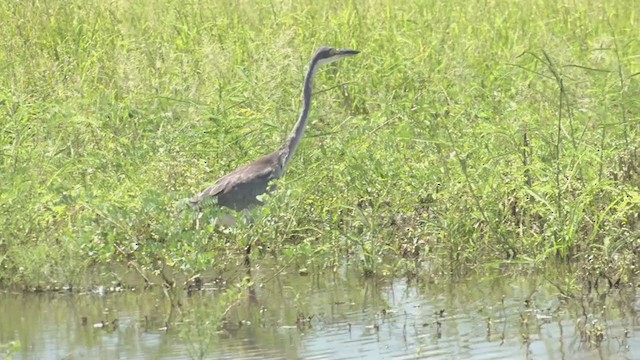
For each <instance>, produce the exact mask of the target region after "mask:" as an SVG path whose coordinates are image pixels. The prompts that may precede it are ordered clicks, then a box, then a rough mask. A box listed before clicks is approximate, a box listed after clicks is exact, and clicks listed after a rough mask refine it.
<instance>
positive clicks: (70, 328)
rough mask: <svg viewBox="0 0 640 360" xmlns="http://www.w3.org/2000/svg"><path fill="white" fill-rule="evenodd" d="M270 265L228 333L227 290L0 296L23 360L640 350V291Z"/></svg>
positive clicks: (0, 324) (231, 317) (3, 325)
mask: <svg viewBox="0 0 640 360" xmlns="http://www.w3.org/2000/svg"><path fill="white" fill-rule="evenodd" d="M264 268H265V267H260V266H256V267H255V268H254V271H253V279H254V281H255V284H256V286H255V287H253V288H251V290H250V291H248V292H245V293H244V296H243V297H241V298H242V301H241V302H240V304H239V305H238V306H235V307H233V308H231V309H230V311H229V312H228V313H227V321H226V322H225V323H224V326H223V327H222V328H221V329H220V328H216V326H215V324H216V315H219V314H221V313H222V312H221V309H218V308H216V306H215V305H214V304H216V303H219V302H218V301H217V300H219V299H220V297H221V296H224V295H223V293H222V292H221V291H219V290H216V289H211V287H209V289H208V290H204V291H196V292H194V293H192V294H191V295H189V296H187V295H186V294H183V295H181V296H182V297H181V298H180V304H181V305H180V306H179V307H172V306H171V305H170V304H169V303H168V301H167V300H166V297H165V296H164V294H163V293H162V292H160V291H158V292H124V293H112V294H106V295H100V294H93V293H92V294H83V295H78V294H75V295H68V294H15V293H5V294H0V306H1V307H0V308H1V309H2V312H1V313H0V344H6V343H8V342H9V341H14V340H18V341H20V343H21V345H22V348H21V349H20V351H19V352H18V353H16V354H12V356H13V358H15V359H86V358H103V359H116V358H121V359H134V358H138V359H149V358H151V359H185V358H198V357H204V358H215V359H221V358H222V359H262V358H287V359H294V358H305V359H354V358H394V359H396V358H411V359H414V358H429V359H433V358H436V359H437V358H440V359H505V358H515V359H521V358H531V359H583V358H593V359H601V358H602V359H633V358H636V359H637V358H639V357H640V356H639V355H638V354H640V326H639V325H638V320H640V318H638V311H639V310H640V297H638V295H636V293H635V289H633V288H625V289H621V290H612V291H611V292H609V293H604V294H600V295H596V294H591V295H588V296H587V295H585V296H577V297H575V298H566V297H562V296H560V295H559V292H558V291H557V289H556V288H555V287H553V286H551V284H549V282H547V281H545V280H544V279H543V278H542V277H534V276H526V277H505V276H501V277H498V278H495V279H471V280H468V281H464V282H457V283H437V282H431V283H420V282H417V283H416V282H415V281H411V282H409V281H407V280H404V279H403V280H394V281H379V280H374V279H364V278H362V277H361V276H359V274H357V272H355V271H354V272H349V271H347V270H343V271H341V272H340V273H328V274H325V275H318V274H316V275H309V276H300V275H298V274H297V273H296V272H291V273H286V272H273V271H265V270H264ZM260 279H262V280H260ZM205 280H206V279H205ZM205 288H207V287H206V286H205ZM223 310H224V309H222V311H223ZM114 320H117V322H113V321H114ZM103 322H104V325H103ZM167 325H168V327H167ZM0 355H2V354H0Z"/></svg>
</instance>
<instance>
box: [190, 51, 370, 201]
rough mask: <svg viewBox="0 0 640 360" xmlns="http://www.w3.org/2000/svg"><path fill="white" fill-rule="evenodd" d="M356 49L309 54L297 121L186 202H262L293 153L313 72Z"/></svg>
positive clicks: (303, 123) (306, 113)
mask: <svg viewBox="0 0 640 360" xmlns="http://www.w3.org/2000/svg"><path fill="white" fill-rule="evenodd" d="M357 53H359V51H356V50H336V49H334V48H330V47H321V48H320V49H318V51H317V52H316V53H315V55H314V56H313V58H312V60H311V63H310V64H309V69H308V71H307V75H306V76H305V79H304V85H303V90H302V94H303V106H302V113H301V114H300V118H299V119H298V122H297V123H296V124H295V126H294V127H293V130H292V131H291V134H290V135H289V137H288V138H287V140H286V141H285V143H284V144H283V145H282V146H281V147H280V148H279V149H278V150H276V151H274V152H272V153H271V154H268V155H265V156H262V157H261V158H259V159H257V160H255V161H253V162H251V163H249V164H246V165H242V166H240V167H238V168H237V169H235V170H233V171H232V172H230V173H228V174H227V175H224V176H223V177H221V178H220V179H218V180H217V181H216V182H215V183H214V184H213V185H211V186H209V187H208V188H207V189H206V190H204V191H203V192H201V193H199V194H197V195H196V196H194V197H193V198H192V199H191V200H189V203H190V205H191V206H192V207H194V208H196V207H199V206H200V205H201V204H202V202H203V201H205V200H206V199H211V198H214V197H215V198H217V203H218V205H219V206H224V207H227V208H230V209H233V210H236V211H242V210H246V209H250V208H252V207H254V206H259V205H262V202H261V201H260V200H258V199H257V196H259V195H262V194H264V193H267V192H268V191H270V190H272V189H271V187H272V185H270V182H271V181H272V180H275V179H279V178H280V177H281V176H282V175H283V174H284V171H285V169H286V167H287V165H288V164H289V162H290V161H291V158H292V157H293V155H294V154H295V151H296V149H297V148H298V145H299V144H300V141H301V140H302V136H303V134H304V130H305V127H306V125H307V119H308V118H309V112H310V110H311V85H312V80H313V76H314V75H315V72H316V70H317V69H318V67H319V66H321V65H323V64H327V63H330V62H333V61H337V60H340V59H342V58H344V57H347V56H352V55H355V54H357Z"/></svg>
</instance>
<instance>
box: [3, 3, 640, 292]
mask: <svg viewBox="0 0 640 360" xmlns="http://www.w3.org/2000/svg"><path fill="white" fill-rule="evenodd" d="M0 19H2V21H1V22H0V28H1V29H2V33H3V36H2V37H1V40H0V41H1V42H2V46H1V47H0V229H2V230H1V233H0V268H1V269H2V271H0V281H1V282H2V283H4V284H19V285H24V286H41V285H43V284H50V283H63V284H73V285H81V284H83V283H84V282H86V281H89V280H87V279H88V277H92V278H93V276H95V273H94V272H89V271H88V269H95V268H101V266H102V265H109V264H112V263H113V262H117V263H123V264H124V263H128V264H130V265H131V264H133V265H134V266H136V267H137V268H138V269H140V270H141V273H144V272H146V271H152V272H153V271H155V272H156V273H157V272H158V271H159V270H161V269H165V268H166V267H169V268H172V269H176V270H180V271H185V272H187V273H189V274H193V273H198V272H199V271H202V270H204V269H208V268H214V269H215V268H226V267H230V266H235V265H234V264H235V261H236V260H234V259H235V258H236V257H237V254H238V253H241V252H243V251H244V248H245V247H246V245H247V244H249V243H251V244H255V245H256V247H257V248H258V249H260V250H262V251H258V252H254V253H253V254H252V256H254V257H260V256H276V257H277V258H279V259H284V260H287V261H294V262H295V263H296V264H298V265H299V266H300V267H301V268H304V269H306V268H307V267H309V266H318V267H324V266H329V267H331V266H336V265H337V264H339V263H340V262H341V261H344V259H345V258H347V259H350V258H354V259H357V260H358V261H359V264H361V265H362V270H363V273H377V274H396V273H398V272H409V273H420V272H423V271H430V272H434V273H442V272H447V273H450V272H452V271H458V270H461V269H462V270H463V269H474V268H478V267H480V269H483V268H485V267H486V266H496V265H500V264H504V263H505V262H511V263H513V262H516V263H529V264H535V265H539V266H542V265H543V264H546V263H548V262H549V261H551V260H552V259H554V260H555V259H560V260H562V261H566V262H574V263H577V264H579V265H585V264H586V265H588V266H581V268H584V269H588V272H589V273H593V274H597V275H602V274H604V275H605V276H607V277H609V278H610V279H623V280H626V279H628V278H629V276H630V275H632V274H633V273H635V272H636V271H637V269H636V268H635V264H637V262H638V254H639V249H640V237H639V232H638V224H639V222H638V210H639V204H640V195H639V193H638V169H639V168H638V131H639V126H638V125H639V124H638V121H639V115H638V114H639V112H640V97H639V95H640V94H639V92H640V87H639V85H638V79H639V78H640V77H639V76H638V75H639V73H640V43H639V42H638V39H639V38H640V23H639V22H640V19H639V15H638V7H637V3H636V2H635V1H631V0H626V1H616V2H604V1H596V2H592V1H581V0H578V1H569V2H567V1H565V2H556V1H550V0H534V1H461V0H453V1H447V2H444V1H421V0H394V1H390V0H389V1H382V0H355V1H346V2H330V1H315V2H288V1H264V0H258V1H235V0H234V1H231V0H216V1H208V2H202V1H175V0H158V1H138V2H132V1H119V0H116V1H111V2H103V1H95V0H87V1H79V0H76V1H47V2H40V1H16V0H8V1H4V2H2V3H1V4H0ZM320 45H332V46H336V47H341V48H355V49H359V50H361V51H362V53H361V54H360V55H358V56H357V57H354V58H350V59H348V60H345V61H342V62H340V63H337V64H336V65H335V66H330V67H327V68H326V69H324V70H323V71H321V72H320V73H319V75H318V77H317V80H316V83H315V89H316V92H315V96H314V108H313V110H312V120H311V123H310V129H309V130H308V132H307V135H308V136H307V137H306V138H305V139H304V140H303V143H302V146H301V149H300V150H299V152H298V153H297V157H296V159H294V161H293V162H292V164H291V167H290V169H289V170H288V172H287V176H286V177H285V178H284V179H283V180H282V181H281V183H280V184H279V188H280V191H279V192H278V193H276V194H274V195H273V196H272V197H271V199H269V203H268V205H267V206H266V207H265V208H263V209H261V210H260V211H258V212H256V214H254V215H253V217H254V224H253V225H252V226H245V225H241V226H240V227H239V230H238V231H235V232H231V233H221V232H218V231H216V230H215V229H214V228H213V226H211V225H210V224H209V223H208V222H206V221H205V226H202V227H201V228H199V229H195V228H194V226H193V222H194V218H193V217H194V215H193V214H190V213H188V212H187V213H184V212H183V213H181V214H178V213H177V210H176V203H179V201H180V200H181V199H184V198H187V197H190V196H191V195H192V194H194V193H195V192H198V191H200V190H202V189H203V188H204V187H205V186H207V185H208V184H209V183H211V182H212V181H214V180H215V179H216V178H217V177H218V176H220V175H222V174H224V173H225V172H227V171H229V170H232V169H234V168H235V167H236V166H238V165H240V164H242V163H245V162H248V161H250V160H252V159H254V158H256V157H258V156H260V155H262V154H265V153H268V152H270V151H273V150H274V149H275V148H276V147H277V146H278V145H279V144H280V142H281V141H282V140H283V139H284V138H285V136H286V135H287V133H288V131H289V128H290V127H291V126H292V124H293V123H294V121H295V119H296V117H297V113H298V111H299V107H300V87H301V82H302V78H303V75H304V67H305V65H306V63H307V62H308V60H309V58H310V56H311V55H312V54H313V52H314V50H315V49H316V48H317V47H318V46H320ZM427 265H428V266H427ZM92 281H93V280H92Z"/></svg>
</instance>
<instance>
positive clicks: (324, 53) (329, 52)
mask: <svg viewBox="0 0 640 360" xmlns="http://www.w3.org/2000/svg"><path fill="white" fill-rule="evenodd" d="M358 53H360V51H359V50H349V49H335V48H332V47H329V46H322V47H320V48H319V49H318V51H316V55H315V56H314V59H315V61H317V63H318V65H324V64H329V63H332V62H334V61H338V60H341V59H344V58H346V57H349V56H353V55H356V54H358Z"/></svg>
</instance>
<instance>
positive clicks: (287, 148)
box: [281, 59, 320, 171]
mask: <svg viewBox="0 0 640 360" xmlns="http://www.w3.org/2000/svg"><path fill="white" fill-rule="evenodd" d="M319 66H320V64H319V63H318V61H317V60H316V59H313V60H312V61H311V63H310V64H309V70H307V75H306V76H305V77H304V85H303V87H302V112H301V113H300V117H299V118H298V122H297V123H296V124H295V125H294V127H293V130H292V131H291V134H290V135H289V137H288V138H287V141H286V142H285V143H284V145H283V146H282V149H281V151H282V152H283V155H284V159H283V161H284V164H283V171H284V169H285V168H286V167H287V165H288V164H289V161H291V159H292V158H293V155H294V154H295V152H296V149H297V148H298V145H300V141H301V140H302V136H303V135H304V129H305V127H306V126H307V119H308V118H309V112H310V111H311V86H312V80H313V76H314V75H315V73H316V70H317V69H318V67H319Z"/></svg>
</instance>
